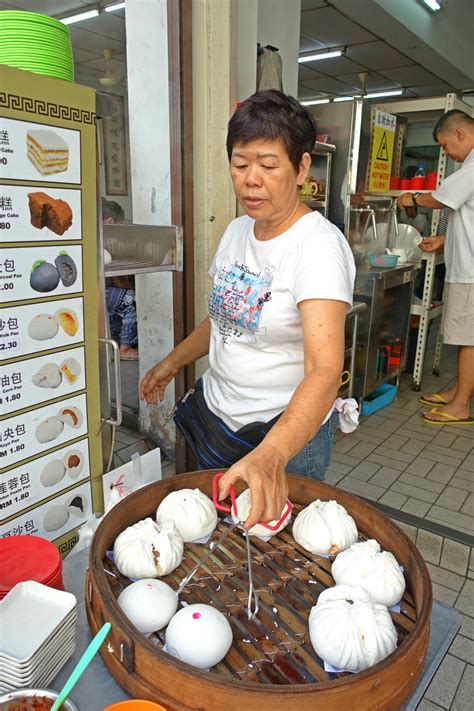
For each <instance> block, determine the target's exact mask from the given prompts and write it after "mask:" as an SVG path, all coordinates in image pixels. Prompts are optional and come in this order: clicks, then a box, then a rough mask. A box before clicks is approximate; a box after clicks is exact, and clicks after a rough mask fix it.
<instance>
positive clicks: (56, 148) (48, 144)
mask: <svg viewBox="0 0 474 711" xmlns="http://www.w3.org/2000/svg"><path fill="white" fill-rule="evenodd" d="M26 146H27V156H28V158H29V159H30V161H31V162H32V163H33V165H34V167H35V168H36V170H37V171H38V173H39V174H40V175H52V174H54V173H63V172H64V171H65V170H67V169H68V166H69V147H68V145H67V143H66V141H64V140H63V139H62V138H61V136H58V134H57V133H55V132H54V131H49V130H45V129H37V130H34V129H29V130H28V131H27V134H26Z"/></svg>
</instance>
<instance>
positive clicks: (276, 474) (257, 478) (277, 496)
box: [219, 443, 288, 529]
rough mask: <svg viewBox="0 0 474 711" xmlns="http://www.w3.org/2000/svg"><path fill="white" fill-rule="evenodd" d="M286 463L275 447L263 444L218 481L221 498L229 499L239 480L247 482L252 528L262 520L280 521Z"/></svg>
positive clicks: (246, 525)
mask: <svg viewBox="0 0 474 711" xmlns="http://www.w3.org/2000/svg"><path fill="white" fill-rule="evenodd" d="M285 465H286V462H285V461H284V460H283V459H282V457H281V454H280V453H279V452H278V451H277V450H276V449H275V448H274V447H272V446H269V445H266V444H263V443H262V444H260V445H259V446H258V447H256V448H255V449H254V450H253V451H252V452H250V453H249V454H247V455H246V456H245V457H243V458H242V459H241V460H240V461H238V462H236V463H235V464H234V465H233V466H232V467H231V468H230V469H229V470H228V471H227V472H226V473H225V474H224V476H223V477H221V479H220V480H219V501H222V500H223V499H225V498H226V496H227V495H228V493H229V491H230V487H231V486H233V485H234V484H235V482H236V481H238V480H239V479H243V480H244V481H246V482H247V484H248V485H249V489H250V495H251V499H252V508H251V509H250V513H249V516H248V518H247V520H246V521H245V522H244V525H245V528H246V529H249V528H252V526H254V525H255V524H256V523H258V522H259V521H264V522H265V523H267V522H268V521H275V520H278V519H279V518H280V516H281V512H282V509H283V507H284V505H285V500H286V498H287V496H288V481H287V478H286V474H285Z"/></svg>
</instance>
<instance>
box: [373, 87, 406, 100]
mask: <svg viewBox="0 0 474 711" xmlns="http://www.w3.org/2000/svg"><path fill="white" fill-rule="evenodd" d="M401 94H403V89H394V90H393V91H376V92H375V94H366V95H365V96H364V97H363V98H364V99H379V98H381V97H382V96H400V95H401Z"/></svg>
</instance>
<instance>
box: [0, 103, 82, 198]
mask: <svg viewBox="0 0 474 711" xmlns="http://www.w3.org/2000/svg"><path fill="white" fill-rule="evenodd" d="M0 178H11V179H13V180H36V181H41V182H48V183H72V184H74V185H77V184H79V183H80V182H81V133H80V131H76V130H74V129H67V128H59V126H48V125H44V124H41V123H32V122H29V121H19V120H17V119H7V118H3V117H0Z"/></svg>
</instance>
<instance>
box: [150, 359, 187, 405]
mask: <svg viewBox="0 0 474 711" xmlns="http://www.w3.org/2000/svg"><path fill="white" fill-rule="evenodd" d="M178 371H179V368H178V367H177V366H176V365H175V364H174V363H173V362H172V361H171V360H170V358H169V356H167V357H166V358H163V360H160V362H159V363H157V364H156V365H154V366H153V368H150V370H149V371H148V373H147V374H146V375H145V377H144V378H143V380H142V382H141V383H140V400H146V402H147V403H148V404H149V405H151V404H152V403H153V404H155V405H156V403H157V402H158V400H159V401H160V402H162V400H163V398H164V396H165V390H166V386H167V385H168V384H169V383H171V381H172V380H174V379H175V378H176V376H177V374H178Z"/></svg>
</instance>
